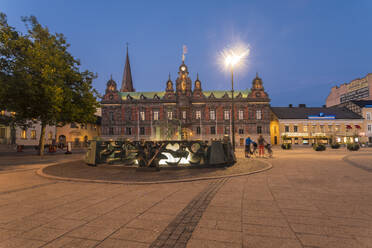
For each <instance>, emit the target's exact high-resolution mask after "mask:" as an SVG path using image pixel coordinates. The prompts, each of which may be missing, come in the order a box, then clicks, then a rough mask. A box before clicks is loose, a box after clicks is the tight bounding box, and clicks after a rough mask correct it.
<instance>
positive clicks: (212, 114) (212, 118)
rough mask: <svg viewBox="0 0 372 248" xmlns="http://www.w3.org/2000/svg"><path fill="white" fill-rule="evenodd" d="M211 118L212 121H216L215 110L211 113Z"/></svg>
mask: <svg viewBox="0 0 372 248" xmlns="http://www.w3.org/2000/svg"><path fill="white" fill-rule="evenodd" d="M209 118H210V119H211V120H215V119H216V112H215V111H214V110H211V111H209Z"/></svg>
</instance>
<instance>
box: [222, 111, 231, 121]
mask: <svg viewBox="0 0 372 248" xmlns="http://www.w3.org/2000/svg"><path fill="white" fill-rule="evenodd" d="M223 118H224V119H225V120H230V111H229V110H225V111H223Z"/></svg>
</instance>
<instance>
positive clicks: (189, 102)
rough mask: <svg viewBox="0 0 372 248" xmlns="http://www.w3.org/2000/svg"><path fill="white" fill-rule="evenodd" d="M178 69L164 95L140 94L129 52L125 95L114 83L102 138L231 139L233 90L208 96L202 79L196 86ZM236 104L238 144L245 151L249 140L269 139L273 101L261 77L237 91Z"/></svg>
mask: <svg viewBox="0 0 372 248" xmlns="http://www.w3.org/2000/svg"><path fill="white" fill-rule="evenodd" d="M178 69H179V70H178V77H177V79H176V80H175V85H174V84H173V82H172V80H171V78H170V76H169V78H168V80H167V81H166V82H165V90H164V91H159V92H153V91H152V92H136V91H135V89H134V87H133V80H132V76H131V71H130V63H129V56H128V51H127V56H126V63H125V68H124V76H123V81H122V85H121V87H120V90H118V86H117V84H116V82H115V81H114V80H113V79H112V78H111V79H110V80H109V81H108V82H107V87H106V92H105V95H104V97H103V100H102V102H101V106H102V137H104V138H106V139H131V140H141V139H146V140H162V139H170V140H177V139H186V140H211V139H220V138H222V137H223V136H224V135H229V136H231V120H232V118H231V91H230V90H222V91H216V90H213V91H205V90H203V89H202V83H201V81H200V80H199V76H197V78H196V80H195V82H194V83H192V80H191V78H190V77H189V71H188V67H187V65H186V64H185V63H184V61H182V63H181V65H180V66H179V68H178ZM152 83H153V82H149V85H148V87H151V84H152ZM229 83H230V82H227V85H229ZM174 86H175V88H174ZM234 103H235V118H234V119H235V131H236V132H235V136H236V138H235V139H236V145H237V146H239V145H241V146H243V145H244V139H245V138H246V137H247V136H251V137H252V138H254V139H257V137H258V135H260V134H262V135H263V136H264V137H265V138H266V139H269V134H270V132H269V126H270V99H269V97H268V94H267V93H266V92H265V90H264V87H263V82H262V79H261V78H259V77H258V75H257V76H256V77H255V78H254V79H253V81H252V85H251V87H250V88H249V89H246V90H236V91H235V94H234Z"/></svg>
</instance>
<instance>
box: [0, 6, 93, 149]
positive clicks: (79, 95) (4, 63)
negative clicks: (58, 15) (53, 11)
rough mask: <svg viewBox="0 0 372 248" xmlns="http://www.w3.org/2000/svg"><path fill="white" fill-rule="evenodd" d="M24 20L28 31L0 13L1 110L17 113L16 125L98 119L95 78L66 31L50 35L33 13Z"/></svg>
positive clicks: (86, 121) (44, 124)
mask: <svg viewBox="0 0 372 248" xmlns="http://www.w3.org/2000/svg"><path fill="white" fill-rule="evenodd" d="M22 21H23V22H24V23H25V25H26V28H27V32H26V34H22V33H20V32H18V31H16V30H15V29H14V28H13V27H11V26H9V25H8V23H7V19H6V15H5V14H3V13H0V109H7V110H8V111H13V112H15V113H16V114H15V116H14V118H15V121H16V123H17V124H23V125H27V124H30V120H32V121H34V122H35V121H40V122H41V123H42V127H43V126H44V127H45V126H46V125H56V124H65V123H69V122H78V123H88V122H94V121H95V116H94V113H95V111H96V107H98V102H97V100H96V91H95V90H94V89H93V87H92V81H93V79H94V78H95V77H96V76H95V75H94V74H93V73H92V72H89V71H83V72H80V70H79V67H80V62H79V60H77V59H76V58H74V57H73V56H72V55H71V54H70V53H69V52H68V47H69V44H67V42H66V39H65V37H64V36H63V34H59V33H56V34H52V33H50V32H49V30H48V28H47V27H43V26H42V25H40V24H39V23H38V21H37V19H36V18H35V17H34V16H30V17H23V18H22ZM42 136H43V130H42ZM43 141H44V140H43V139H42V138H41V139H40V147H42V145H43V144H42V142H43ZM40 151H41V150H40ZM41 152H42V151H41Z"/></svg>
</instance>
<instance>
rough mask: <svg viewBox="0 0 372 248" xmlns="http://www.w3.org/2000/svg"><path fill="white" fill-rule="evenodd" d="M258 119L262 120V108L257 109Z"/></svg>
mask: <svg viewBox="0 0 372 248" xmlns="http://www.w3.org/2000/svg"><path fill="white" fill-rule="evenodd" d="M256 119H257V120H261V119H262V112H261V110H257V111H256Z"/></svg>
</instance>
